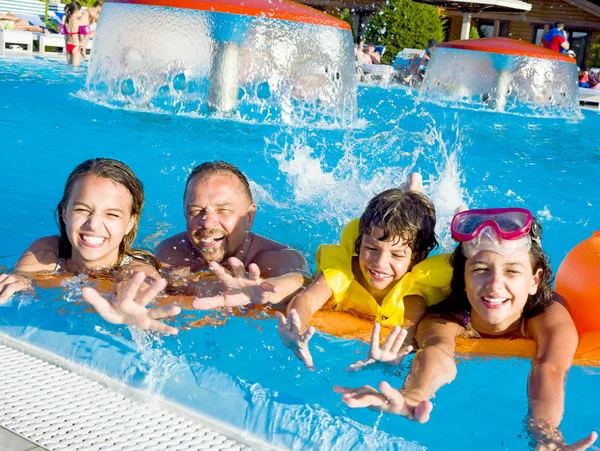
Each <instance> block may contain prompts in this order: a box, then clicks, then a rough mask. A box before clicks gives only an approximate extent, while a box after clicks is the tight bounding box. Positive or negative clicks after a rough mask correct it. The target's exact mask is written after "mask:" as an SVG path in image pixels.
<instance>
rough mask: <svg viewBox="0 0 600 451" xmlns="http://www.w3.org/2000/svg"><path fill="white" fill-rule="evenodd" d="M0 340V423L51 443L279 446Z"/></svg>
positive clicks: (76, 446)
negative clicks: (91, 376)
mask: <svg viewBox="0 0 600 451" xmlns="http://www.w3.org/2000/svg"><path fill="white" fill-rule="evenodd" d="M0 343H2V344H0V362H2V363H1V364H0V425H1V426H3V427H5V428H6V429H9V430H10V431H12V432H14V433H16V434H18V435H20V436H22V437H23V438H25V439H27V440H29V441H31V442H33V443H35V444H36V445H38V446H41V447H43V448H46V449H48V450H52V451H54V450H56V451H58V450H86V451H87V450H99V451H100V450H111V451H113V450H119V451H121V450H123V451H125V450H144V451H146V450H160V451H166V450H177V451H179V450H199V449H219V450H250V449H252V448H257V449H260V450H263V449H265V450H266V449H275V447H273V446H272V445H269V444H267V443H265V442H261V441H260V440H259V439H257V438H254V437H252V436H249V435H248V434H246V433H244V432H243V431H240V430H238V429H235V428H233V427H231V426H228V425H225V424H224V423H220V422H217V421H215V420H212V419H209V418H208V417H203V416H202V415H199V414H197V413H195V412H192V411H188V410H187V409H185V408H183V407H181V406H177V405H175V404H172V403H170V402H168V401H165V400H163V399H160V398H158V397H153V396H151V395H148V394H146V393H143V392H141V391H139V390H136V389H133V388H131V387H128V386H125V385H124V384H121V383H120V382H118V381H115V380H111V379H109V378H108V377H106V376H103V375H100V374H99V373H95V372H94V371H93V370H90V369H87V368H83V367H81V368H74V367H79V365H77V364H74V363H72V362H68V361H66V359H62V358H61V357H58V356H54V355H53V354H50V353H47V352H46V351H43V350H41V349H39V348H36V347H33V346H31V345H28V344H25V343H23V342H17V341H16V340H14V339H13V338H10V337H8V336H6V335H4V334H0ZM15 348H17V349H15ZM32 350H33V351H34V352H30V351H32ZM22 351H25V352H22ZM31 354H34V355H36V356H35V357H34V356H33V355H31ZM38 357H41V358H38ZM48 357H49V358H48ZM48 360H51V361H48ZM52 360H55V361H56V363H55V362H52ZM65 366H68V367H70V368H65ZM74 369H78V370H79V369H80V370H81V371H77V372H74V371H73V370H74ZM82 373H83V374H85V375H82ZM93 373H95V374H96V375H97V377H95V378H90V377H89V376H90V375H93ZM94 379H95V380H94ZM111 385H112V386H111ZM165 405H167V407H170V408H165ZM182 414H183V415H182ZM215 426H216V427H215Z"/></svg>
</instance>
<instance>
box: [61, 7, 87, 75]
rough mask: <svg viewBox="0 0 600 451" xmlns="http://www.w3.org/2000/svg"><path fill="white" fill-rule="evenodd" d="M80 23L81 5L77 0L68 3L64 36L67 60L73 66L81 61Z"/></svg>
mask: <svg viewBox="0 0 600 451" xmlns="http://www.w3.org/2000/svg"><path fill="white" fill-rule="evenodd" d="M82 25H83V22H82V20H81V5H80V4H79V3H78V2H71V3H69V4H68V5H67V7H66V8H65V36H66V50H67V62H68V63H69V64H72V65H73V66H79V63H80V62H81V41H80V40H79V27H81V26H82Z"/></svg>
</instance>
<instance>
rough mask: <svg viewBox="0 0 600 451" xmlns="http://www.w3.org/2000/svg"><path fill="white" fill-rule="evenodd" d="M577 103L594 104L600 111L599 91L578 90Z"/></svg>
mask: <svg viewBox="0 0 600 451" xmlns="http://www.w3.org/2000/svg"><path fill="white" fill-rule="evenodd" d="M579 102H582V103H592V104H595V105H596V107H597V108H598V110H600V89H590V88H579Z"/></svg>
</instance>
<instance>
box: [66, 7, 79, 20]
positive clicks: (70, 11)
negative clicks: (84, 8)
mask: <svg viewBox="0 0 600 451" xmlns="http://www.w3.org/2000/svg"><path fill="white" fill-rule="evenodd" d="M79 10H81V4H80V3H79V2H71V3H69V4H68V5H67V6H65V23H69V19H71V16H72V15H73V14H75V13H76V12H77V11H79Z"/></svg>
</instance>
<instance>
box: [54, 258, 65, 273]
mask: <svg viewBox="0 0 600 451" xmlns="http://www.w3.org/2000/svg"><path fill="white" fill-rule="evenodd" d="M64 263H65V259H64V258H62V257H58V260H57V261H56V266H55V268H54V272H58V271H60V270H61V269H62V266H63V265H64Z"/></svg>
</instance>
